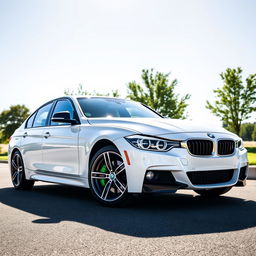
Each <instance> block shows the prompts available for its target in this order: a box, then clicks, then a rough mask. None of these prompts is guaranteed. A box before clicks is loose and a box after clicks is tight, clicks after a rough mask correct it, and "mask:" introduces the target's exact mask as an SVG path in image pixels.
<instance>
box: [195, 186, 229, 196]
mask: <svg viewBox="0 0 256 256" xmlns="http://www.w3.org/2000/svg"><path fill="white" fill-rule="evenodd" d="M231 188H232V187H224V188H213V189H203V190H194V191H195V192H196V193H197V194H199V195H201V196H203V197H217V196H220V195H223V194H225V193H227V192H228V191H229V190H230V189H231Z"/></svg>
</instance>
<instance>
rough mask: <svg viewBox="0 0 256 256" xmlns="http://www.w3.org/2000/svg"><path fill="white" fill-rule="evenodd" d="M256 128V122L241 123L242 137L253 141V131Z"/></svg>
mask: <svg viewBox="0 0 256 256" xmlns="http://www.w3.org/2000/svg"><path fill="white" fill-rule="evenodd" d="M254 129H255V124H252V123H244V124H242V125H241V131H240V137H242V139H243V140H246V141H251V140H252V133H253V131H254Z"/></svg>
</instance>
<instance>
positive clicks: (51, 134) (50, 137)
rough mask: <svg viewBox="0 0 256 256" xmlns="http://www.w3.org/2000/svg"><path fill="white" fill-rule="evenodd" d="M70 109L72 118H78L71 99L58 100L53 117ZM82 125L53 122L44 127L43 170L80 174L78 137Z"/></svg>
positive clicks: (64, 173) (60, 173)
mask: <svg viewBox="0 0 256 256" xmlns="http://www.w3.org/2000/svg"><path fill="white" fill-rule="evenodd" d="M63 111H68V112H69V113H70V117H71V119H77V120H78V116H77V113H76V110H75V108H74V106H73V104H72V102H71V100H70V99H67V98H64V99H59V100H57V102H56V104H55V106H54V108H53V111H52V113H51V117H52V116H53V115H54V114H55V113H58V112H63ZM79 131H80V125H71V124H65V123H56V122H52V121H51V118H50V119H49V124H48V126H47V127H46V128H45V129H44V134H43V143H42V152H43V170H45V171H48V172H51V173H54V174H58V175H78V174H79V158H78V137H79Z"/></svg>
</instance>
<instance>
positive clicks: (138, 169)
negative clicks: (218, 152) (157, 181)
mask: <svg viewBox="0 0 256 256" xmlns="http://www.w3.org/2000/svg"><path fill="white" fill-rule="evenodd" d="M115 144H116V145H117V147H118V149H119V150H120V153H121V154H122V157H123V159H124V160H125V165H126V175H127V181H128V192H131V193H141V192H154V191H158V192H161V191H163V192H167V191H170V192H173V191H176V190H177V189H181V188H185V189H193V190H198V189H211V188H219V187H230V186H234V185H240V186H241V185H245V180H246V178H247V175H248V168H247V164H248V161H247V151H246V149H244V150H239V149H235V152H234V154H233V155H231V156H207V157H200V156H192V155H191V154H190V153H189V152H188V150H187V149H186V148H173V149H172V150H170V151H168V152H154V151H145V150H139V149H136V148H134V147H133V146H131V145H130V144H129V143H128V142H127V141H126V140H125V139H124V138H120V139H117V140H116V141H115ZM124 151H127V153H128V157H129V160H130V165H128V163H127V161H126V156H125V154H124ZM225 170H233V173H232V177H231V178H230V179H229V180H228V181H225V182H221V183H212V184H193V183H192V182H191V179H190V178H189V176H188V173H189V172H204V171H219V172H221V171H225ZM147 171H154V172H158V171H161V172H162V171H165V172H171V174H172V175H173V177H174V180H175V181H174V182H171V180H167V181H166V184H164V186H162V188H161V186H145V185H150V184H145V174H146V172H147ZM242 172H243V175H242V174H241V173H242ZM169 181H170V183H169ZM168 184H169V187H168ZM153 185H154V184H153ZM149 187H150V188H149ZM154 188H155V189H154ZM150 190H151V191H150Z"/></svg>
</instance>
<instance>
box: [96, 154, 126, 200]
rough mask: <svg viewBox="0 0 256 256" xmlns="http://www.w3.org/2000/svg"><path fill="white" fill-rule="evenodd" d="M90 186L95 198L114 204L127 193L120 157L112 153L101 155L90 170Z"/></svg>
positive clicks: (123, 167) (123, 168)
mask: <svg viewBox="0 0 256 256" xmlns="http://www.w3.org/2000/svg"><path fill="white" fill-rule="evenodd" d="M91 185H92V189H93V191H94V193H95V194H96V195H97V197H98V198H99V199H101V200H103V201H105V202H114V201H117V200H118V199H119V198H121V197H122V196H123V195H124V193H125V192H126V191H127V178H126V172H125V165H124V162H123V159H122V157H121V155H120V154H119V153H117V152H114V151H105V152H103V153H101V154H100V155H99V156H98V157H97V158H96V159H95V161H94V162H93V165H92V168H91Z"/></svg>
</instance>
